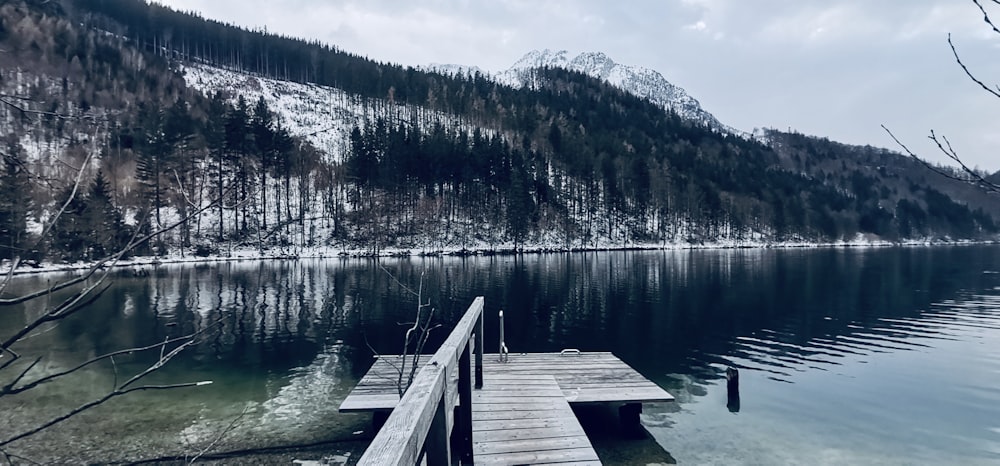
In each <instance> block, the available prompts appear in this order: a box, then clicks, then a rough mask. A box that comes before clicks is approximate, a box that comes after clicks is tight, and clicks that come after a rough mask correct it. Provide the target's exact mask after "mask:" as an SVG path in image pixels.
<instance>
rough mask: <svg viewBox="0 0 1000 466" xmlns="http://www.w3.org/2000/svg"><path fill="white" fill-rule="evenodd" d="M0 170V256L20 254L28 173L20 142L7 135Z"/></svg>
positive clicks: (3, 257)
mask: <svg viewBox="0 0 1000 466" xmlns="http://www.w3.org/2000/svg"><path fill="white" fill-rule="evenodd" d="M2 155H3V165H2V167H0V168H2V170H3V171H2V173H0V259H12V258H14V257H19V256H20V257H23V253H24V251H23V249H22V248H23V246H24V244H25V242H26V239H27V220H28V210H29V208H30V197H29V196H27V193H28V188H29V186H28V172H27V170H25V168H24V161H23V155H22V148H21V144H20V143H18V142H17V139H16V138H14V137H10V138H8V140H7V147H6V148H5V150H4V152H3V154H2Z"/></svg>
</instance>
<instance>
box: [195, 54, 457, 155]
mask: <svg viewBox="0 0 1000 466" xmlns="http://www.w3.org/2000/svg"><path fill="white" fill-rule="evenodd" d="M182 72H183V73H184V81H185V82H186V83H187V85H188V86H191V87H193V88H194V89H197V90H199V91H201V92H203V93H205V94H206V95H208V94H211V93H214V92H216V91H222V92H223V93H224V94H227V95H228V96H229V97H230V100H231V101H232V102H235V101H236V99H237V98H238V97H239V96H243V98H244V99H246V101H247V103H248V104H249V105H250V107H251V108H252V107H253V104H254V103H255V102H256V101H257V99H259V98H260V97H264V101H266V102H267V105H268V107H270V108H271V110H272V111H274V113H275V114H277V115H278V117H279V118H280V120H281V124H282V125H284V126H285V128H287V129H288V131H289V133H290V134H292V135H293V136H300V137H304V138H305V139H306V140H307V141H309V143H310V144H312V145H313V147H315V148H317V149H319V150H320V152H322V153H323V154H325V155H326V156H327V157H328V160H331V161H332V160H341V157H342V155H343V154H345V153H346V152H347V150H348V149H349V144H350V142H349V141H350V139H349V136H350V133H351V129H352V128H353V127H355V126H358V127H365V126H366V125H369V124H372V123H373V122H374V120H375V118H376V117H378V116H383V117H384V116H385V115H391V118H392V119H394V121H391V122H390V123H392V124H395V123H397V122H399V121H403V122H407V123H409V122H411V121H413V120H412V118H413V117H414V116H415V114H416V112H417V111H418V110H417V109H416V108H414V107H412V106H408V105H403V104H390V103H388V102H387V101H385V100H374V99H364V98H360V97H357V96H352V95H349V94H348V93H346V92H344V91H343V90H341V89H337V88H334V87H330V86H321V85H318V84H303V83H297V82H292V81H282V80H278V79H270V78H264V77H260V76H253V75H250V74H246V73H242V72H239V71H232V70H228V69H224V68H217V67H214V66H208V65H203V64H195V65H189V66H185V67H183V69H182ZM390 106H393V107H390ZM389 108H391V111H389V110H387V109H389ZM376 109H377V110H376ZM421 112H422V113H423V114H425V115H428V114H429V115H430V116H431V120H432V121H439V122H441V123H443V124H445V125H446V126H449V127H454V126H456V125H459V122H458V120H457V119H456V118H455V117H454V116H453V115H447V114H444V113H441V112H433V111H428V110H422V111H421ZM459 126H461V127H466V126H467V125H459ZM466 129H468V130H469V131H470V133H471V131H472V128H471V127H468V128H466Z"/></svg>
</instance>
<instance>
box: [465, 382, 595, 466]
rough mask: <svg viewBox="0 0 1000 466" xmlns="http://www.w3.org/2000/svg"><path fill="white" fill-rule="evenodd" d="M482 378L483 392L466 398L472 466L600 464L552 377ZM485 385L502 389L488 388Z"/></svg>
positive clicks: (477, 392)
mask: <svg viewBox="0 0 1000 466" xmlns="http://www.w3.org/2000/svg"><path fill="white" fill-rule="evenodd" d="M484 377H486V381H485V385H484V390H476V391H474V392H473V394H472V450H473V457H474V458H475V461H476V464H487V465H512V464H544V463H566V462H583V463H585V464H600V459H599V458H598V457H597V452H595V451H594V447H593V446H592V445H591V444H590V440H589V439H588V438H587V434H586V433H585V432H584V431H583V427H582V426H581V425H580V422H579V421H578V420H577V419H576V417H575V416H574V414H573V410H572V409H571V408H570V407H569V403H568V402H567V401H566V398H565V397H564V396H563V394H562V390H560V388H559V385H558V384H556V380H555V378H554V377H552V376H551V375H523V374H507V375H503V374H500V375H498V374H490V373H487V375H485V376H484ZM491 381H492V382H501V381H503V382H507V383H503V384H501V383H496V384H495V385H490V384H491ZM539 381H541V382H544V383H538V382H539ZM528 382H530V383H528ZM486 386H490V387H491V388H490V389H488V390H486V389H485V387H486ZM521 413H530V417H525V416H522V415H521Z"/></svg>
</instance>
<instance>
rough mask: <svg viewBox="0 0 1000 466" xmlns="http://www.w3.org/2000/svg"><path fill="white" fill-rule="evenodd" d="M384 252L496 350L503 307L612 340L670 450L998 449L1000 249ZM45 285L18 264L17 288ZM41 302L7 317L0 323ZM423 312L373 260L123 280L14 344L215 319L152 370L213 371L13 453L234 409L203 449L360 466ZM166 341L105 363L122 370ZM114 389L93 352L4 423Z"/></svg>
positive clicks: (543, 325) (193, 424)
mask: <svg viewBox="0 0 1000 466" xmlns="http://www.w3.org/2000/svg"><path fill="white" fill-rule="evenodd" d="M382 264H383V265H384V266H385V268H386V269H387V270H388V271H390V272H391V273H392V274H393V275H394V276H395V277H396V278H397V279H398V280H399V281H400V282H402V283H405V284H406V285H408V286H410V287H413V288H417V287H418V285H419V283H420V274H421V272H423V273H424V279H423V288H424V295H425V299H430V301H431V302H432V303H433V304H434V305H435V308H436V315H437V316H439V318H440V319H441V320H442V322H444V323H449V322H451V321H453V320H455V319H457V318H458V317H459V316H460V315H461V314H462V313H463V312H464V311H465V309H466V308H467V307H468V305H469V303H470V302H471V300H472V298H473V297H475V296H478V295H483V296H485V297H486V313H487V315H488V316H490V318H489V319H488V320H487V326H486V332H487V335H486V341H487V350H493V347H494V346H495V343H491V342H495V341H496V335H497V328H496V321H495V319H494V318H493V316H495V315H496V312H497V311H498V310H499V309H503V310H504V312H505V316H506V320H507V323H506V336H507V345H508V347H510V348H511V351H515V352H522V351H523V352H532V351H557V350H560V349H563V348H579V349H581V350H585V351H586V350H601V351H613V352H614V353H615V354H617V355H618V356H619V357H621V358H622V359H623V360H625V361H626V362H627V363H629V364H631V365H632V366H633V367H635V368H636V369H637V370H639V371H640V372H642V373H643V374H644V375H645V376H647V377H649V378H650V379H652V380H654V381H655V382H657V383H659V384H660V385H662V386H663V387H664V388H666V389H667V390H668V391H670V392H671V393H673V394H674V395H675V396H676V397H677V399H678V403H676V404H674V405H669V404H658V405H651V406H647V407H646V410H645V413H644V414H643V423H644V424H645V425H646V426H647V429H648V430H649V431H650V432H651V434H652V435H653V437H654V438H655V440H656V441H657V442H658V443H659V444H660V446H661V447H662V448H663V449H665V450H667V451H669V453H670V455H672V456H673V457H674V458H675V459H676V460H677V461H679V462H681V463H688V464H734V463H742V464H822V463H827V464H832V463H838V464H841V463H862V464H928V463H944V464H955V463H962V464H978V463H982V464H988V463H996V462H1000V247H985V246H983V247H980V246H975V247H940V248H885V249H808V250H806V249H803V250H727V251H670V252H608V253H577V254H552V255H531V256H524V257H519V258H515V257H479V258H466V259H459V258H443V259H440V258H436V259H400V260H395V259H393V260H384V259H383V260H382ZM58 278H59V277H57V276H54V275H49V276H35V277H25V278H20V279H18V281H17V283H16V286H17V288H18V289H21V290H25V289H30V288H32V287H37V286H40V285H41V284H44V283H45V282H46V281H48V280H56V279H58ZM42 304H44V303H41V302H40V303H32V304H31V305H25V306H21V307H19V308H17V309H13V310H6V311H4V313H3V314H0V336H2V335H7V334H9V333H10V332H11V331H12V330H13V329H14V328H17V327H19V326H20V325H23V323H24V322H25V321H26V320H27V319H28V318H30V317H31V316H33V315H37V313H38V312H39V311H40V306H41V305H42ZM415 307H416V298H414V297H412V296H410V295H408V294H407V293H405V292H403V291H402V290H401V288H400V287H399V286H398V285H397V284H396V283H395V282H394V281H393V279H392V278H390V277H389V275H388V274H387V273H386V272H385V271H383V270H381V269H379V268H378V267H377V266H376V265H375V264H374V263H373V262H370V261H362V260H345V261H342V260H325V261H324V260H303V261H296V262H272V263H256V262H246V263H233V264H212V265H201V266H192V265H184V266H180V265H178V266H161V267H159V268H157V269H155V270H154V271H153V273H152V274H151V276H150V277H144V278H134V277H132V276H131V275H130V274H125V273H122V274H119V275H118V276H116V278H115V285H114V286H113V287H112V288H111V289H110V290H109V291H108V292H107V293H106V295H105V296H103V297H102V298H101V299H100V300H99V301H98V302H97V303H95V305H94V306H92V308H91V309H89V310H87V311H86V312H85V313H83V314H80V315H78V316H74V317H73V318H72V319H69V320H67V321H65V322H62V323H60V324H59V325H56V326H53V327H49V328H46V329H45V330H44V331H42V332H39V333H38V334H36V335H35V336H33V337H32V338H31V339H29V340H27V341H26V342H25V343H24V345H22V346H21V347H20V350H21V351H22V352H23V353H25V354H27V353H32V354H38V355H42V356H45V364H44V365H43V367H42V368H41V370H40V373H45V372H52V371H56V370H58V369H59V368H62V367H68V366H69V365H71V364H73V363H75V362H78V361H82V360H84V359H86V358H88V357H91V356H94V355H96V354H101V353H103V352H107V351H111V350H115V349H119V348H122V347H127V346H137V345H146V344H151V343H155V342H158V341H162V340H163V339H164V338H165V337H168V336H177V335H182V334H185V333H190V332H193V331H197V330H200V329H204V328H206V327H209V326H212V325H216V326H217V329H214V330H211V331H210V332H209V333H208V334H207V335H208V337H207V338H206V339H205V340H204V341H203V342H201V343H199V344H198V345H197V346H195V347H193V348H190V349H189V350H188V351H186V352H185V353H183V354H182V355H181V356H179V357H178V358H177V359H175V360H174V361H173V362H171V363H170V364H169V365H168V366H167V367H165V368H164V369H163V370H162V371H161V372H159V373H157V374H156V375H155V377H154V378H153V379H151V380H150V382H157V383H168V382H186V381H198V380H212V381H213V384H212V385H209V386H205V387H198V388H190V389H182V390H176V391H169V392H143V393H138V394H134V395H129V396H128V397H124V398H120V399H118V400H115V401H113V402H111V403H109V404H108V405H105V406H102V407H100V408H98V409H96V410H94V411H92V412H90V413H87V414H84V415H81V416H79V417H78V418H76V419H74V420H72V421H68V422H67V423H66V424H64V425H62V426H60V427H59V428H57V429H54V430H52V431H51V432H49V433H46V434H44V435H42V436H39V437H36V438H33V439H31V440H26V441H23V442H20V443H19V444H16V445H15V446H14V447H13V448H12V450H14V451H18V452H22V453H23V454H25V455H26V456H30V457H33V458H36V459H41V460H43V461H50V462H61V461H75V460H83V461H93V460H96V461H107V460H135V459H140V458H148V457H156V456H161V455H174V454H188V455H194V454H197V452H199V451H201V450H202V449H204V448H205V447H206V446H208V445H210V444H212V443H213V441H214V440H215V439H216V438H217V437H218V434H219V433H220V432H222V431H223V430H225V429H226V427H227V426H228V425H229V424H230V423H231V422H233V420H234V419H237V418H239V420H238V422H237V423H236V425H235V428H234V429H233V431H232V432H231V433H230V434H229V435H226V436H225V437H224V438H223V439H222V440H220V441H218V442H217V443H216V445H215V448H219V449H223V450H225V449H239V448H247V447H257V446H265V445H280V444H287V443H308V442H317V441H333V442H335V443H332V444H329V446H327V447H326V448H327V450H328V453H327V454H326V456H327V458H328V459H330V460H332V461H336V459H337V458H336V457H335V456H336V454H338V453H339V454H348V453H350V454H351V455H353V456H350V458H356V455H357V451H358V450H359V449H361V448H363V443H364V441H363V440H358V439H364V438H365V437H366V436H367V435H369V432H367V430H368V425H367V418H366V417H364V416H361V415H342V414H338V413H337V412H336V408H337V406H338V405H339V403H340V401H341V400H343V398H344V396H346V394H347V392H348V391H349V390H350V389H351V388H352V387H353V385H354V383H356V381H357V380H358V378H360V376H361V375H362V374H363V373H364V371H365V370H366V369H367V367H368V366H369V365H370V362H371V351H370V350H369V349H368V344H371V346H373V347H374V348H375V349H376V350H378V351H379V352H385V353H393V352H398V351H399V348H398V345H399V342H400V339H401V335H402V333H403V331H404V330H405V328H404V327H402V326H400V325H399V323H400V322H406V321H408V320H409V319H410V316H411V315H412V313H413V311H414V309H415ZM445 335H446V332H445V331H441V332H438V333H437V334H436V335H435V336H434V337H433V338H432V340H436V341H432V342H431V343H430V345H431V346H433V345H434V344H435V343H436V342H438V341H440V340H441V339H443V338H444V337H445ZM366 340H367V342H366ZM157 356H158V354H157V353H151V354H143V355H136V356H132V357H123V358H120V359H118V360H116V363H117V369H118V372H119V377H123V376H125V375H126V374H131V373H134V372H135V371H138V370H142V368H144V367H145V366H146V365H148V364H150V363H151V362H152V361H153V360H155V359H156V357H157ZM730 365H731V366H735V367H739V368H741V381H742V382H741V388H742V390H741V394H742V397H741V406H740V410H739V412H738V413H733V412H730V410H729V409H727V406H726V405H727V397H726V387H725V380H724V378H723V376H722V375H723V372H724V370H725V368H726V366H730ZM113 381H114V370H113V368H112V366H111V365H110V364H104V365H102V366H99V367H95V368H94V369H93V370H89V371H86V372H85V373H83V374H82V375H81V377H79V378H77V379H75V380H73V381H71V382H69V383H64V384H55V385H52V386H50V387H46V388H44V389H41V390H38V391H37V392H36V393H34V394H31V395H27V394H26V395H19V396H17V397H4V398H0V412H3V413H5V414H4V416H2V417H0V434H5V433H9V432H14V431H17V430H19V429H20V428H22V427H23V425H24V421H25V420H26V419H44V418H47V417H48V416H51V415H53V414H55V413H57V412H59V410H61V409H65V408H66V407H69V406H76V405H79V404H81V403H82V402H83V401H85V400H87V399H88V398H89V397H94V396H100V395H101V394H102V393H104V392H106V391H107V390H108V389H109V387H110V386H111V384H112V383H113ZM244 410H246V414H244V415H242V417H241V416H240V413H241V412H243V411H244ZM8 413H9V414H8ZM359 445H360V446H359ZM55 446H58V448H56V447H55ZM341 459H342V458H341Z"/></svg>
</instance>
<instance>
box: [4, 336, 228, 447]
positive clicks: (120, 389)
mask: <svg viewBox="0 0 1000 466" xmlns="http://www.w3.org/2000/svg"><path fill="white" fill-rule="evenodd" d="M208 328H211V327H206V329H205V330H207V329H208ZM202 332H204V330H202V331H199V332H195V333H194V334H192V335H191V336H190V338H189V339H188V340H187V341H185V342H184V343H182V344H180V345H178V346H177V347H176V348H174V349H173V350H171V351H169V352H167V353H166V354H164V355H163V356H162V357H161V358H160V359H158V360H157V361H156V362H155V363H153V364H152V365H151V366H149V367H148V368H146V369H145V370H143V371H142V372H140V373H138V374H136V375H134V376H132V378H130V379H128V380H127V381H126V382H125V383H123V384H121V385H119V386H117V387H115V389H114V390H112V391H110V392H108V393H107V394H106V395H104V396H102V397H100V398H97V399H95V400H92V401H89V402H87V403H84V404H82V405H80V406H79V407H77V408H75V409H73V410H71V411H67V412H65V413H63V414H61V415H59V416H56V417H55V418H52V419H50V420H49V421H47V422H45V423H42V424H40V425H38V426H35V427H34V428H32V429H29V430H27V431H25V432H22V433H20V434H17V435H14V436H12V437H10V438H7V439H5V440H0V448H2V447H4V446H6V445H8V444H10V443H12V442H16V441H18V440H21V439H24V438H27V437H30V436H32V435H35V434H37V433H39V432H41V431H43V430H45V429H48V428H49V427H52V426H54V425H56V424H59V423H60V422H63V421H65V420H67V419H69V418H71V417H73V416H76V415H77V414H80V413H82V412H84V411H86V410H88V409H91V408H93V407H95V406H99V405H101V404H103V403H105V402H107V401H108V400H111V399H112V398H115V397H119V396H122V395H126V394H129V393H132V392H136V391H143V390H171V389H175V388H186V387H197V386H201V385H207V384H210V383H212V382H211V381H201V382H186V383H176V384H165V385H136V386H132V385H133V384H135V383H137V382H138V381H140V380H142V379H143V378H145V377H146V376H148V375H149V374H152V373H153V372H156V371H157V370H159V369H160V368H162V367H163V366H164V365H165V364H166V363H168V362H170V360H171V359H173V358H174V357H175V356H177V355H178V354H180V353H181V351H184V349H186V348H187V347H189V346H191V345H192V344H194V343H195V342H196V341H197V340H196V337H197V336H198V335H200V334H201V333H202ZM162 345H164V346H166V345H167V343H166V342H164V343H162Z"/></svg>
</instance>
